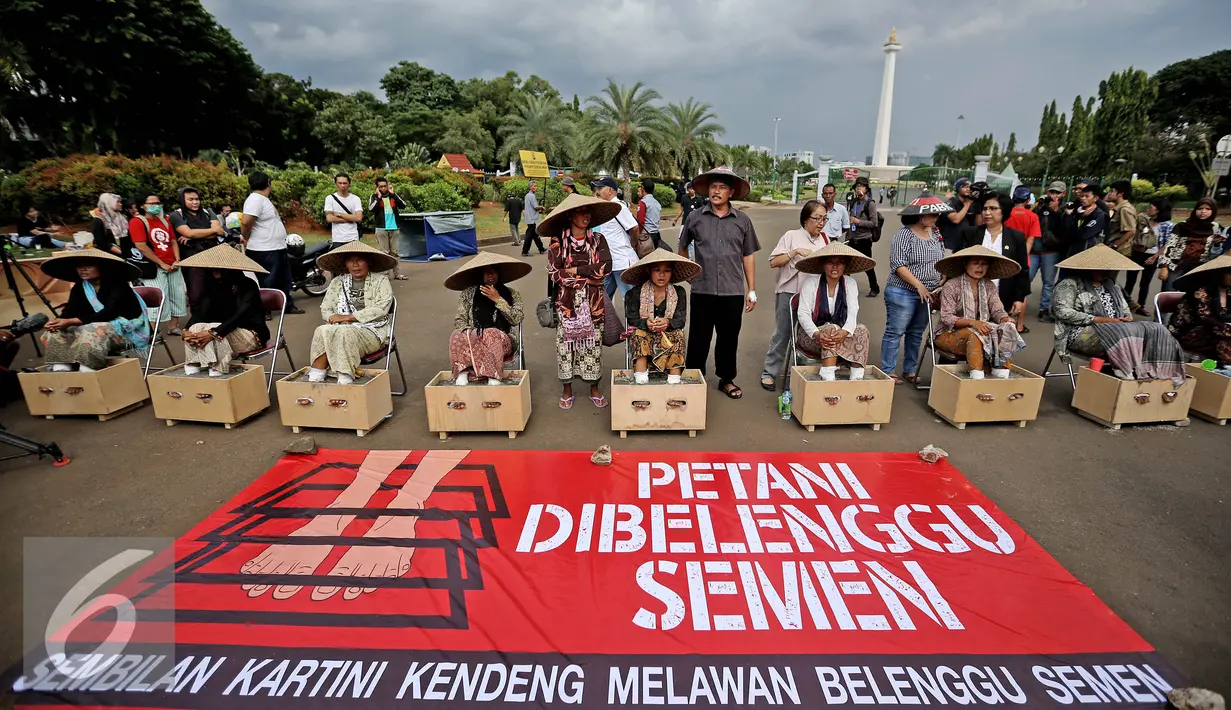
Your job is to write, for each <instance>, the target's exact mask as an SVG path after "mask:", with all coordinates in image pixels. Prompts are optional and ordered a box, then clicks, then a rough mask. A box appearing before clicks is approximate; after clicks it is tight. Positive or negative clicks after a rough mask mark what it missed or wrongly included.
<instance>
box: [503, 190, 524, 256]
mask: <svg viewBox="0 0 1231 710" xmlns="http://www.w3.org/2000/svg"><path fill="white" fill-rule="evenodd" d="M525 208H526V206H525V204H524V203H523V202H522V201H521V198H520V197H518V196H517V195H512V194H510V195H509V196H508V197H506V198H505V199H504V214H505V215H506V216H507V217H508V218H509V234H512V235H513V246H517V245H519V244H521V228H520V225H521V213H522V210H524V209H525Z"/></svg>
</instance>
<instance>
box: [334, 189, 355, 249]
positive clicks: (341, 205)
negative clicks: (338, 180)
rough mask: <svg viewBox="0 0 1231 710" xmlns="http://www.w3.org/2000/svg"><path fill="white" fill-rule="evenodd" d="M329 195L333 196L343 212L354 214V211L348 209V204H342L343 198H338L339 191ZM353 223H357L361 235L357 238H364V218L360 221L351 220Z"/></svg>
mask: <svg viewBox="0 0 1231 710" xmlns="http://www.w3.org/2000/svg"><path fill="white" fill-rule="evenodd" d="M329 196H330V197H332V198H333V201H334V202H336V203H337V205H338V207H341V208H342V211H343V212H345V213H346V214H354V212H351V211H350V210H348V209H346V205H344V204H342V200H339V199H338V195H337V193H333V194H331V195H329ZM351 224H353V225H355V231H356V232H358V233H359V236H358V237H356V238H357V239H363V220H360V221H358V222H351Z"/></svg>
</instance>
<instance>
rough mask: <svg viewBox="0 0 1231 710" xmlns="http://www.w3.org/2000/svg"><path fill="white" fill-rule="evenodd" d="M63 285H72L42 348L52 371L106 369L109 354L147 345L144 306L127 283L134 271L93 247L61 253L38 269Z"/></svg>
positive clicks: (48, 329) (147, 320) (131, 267)
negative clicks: (65, 282)
mask: <svg viewBox="0 0 1231 710" xmlns="http://www.w3.org/2000/svg"><path fill="white" fill-rule="evenodd" d="M41 268H42V269H43V273H44V274H47V275H48V276H50V277H52V278H56V279H60V280H61V281H73V282H75V283H74V284H73V288H72V290H71V291H69V294H68V302H67V303H65V304H64V308H62V309H61V310H60V317H59V318H53V319H51V320H49V321H47V324H46V325H44V326H43V330H44V331H45V332H44V333H43V336H42V341H43V347H44V348H46V349H47V354H46V357H45V360H46V362H47V363H48V364H49V365H51V371H52V372H71V371H72V370H73V365H77V366H78V367H79V369H80V371H82V372H93V371H94V370H101V369H102V368H104V367H106V366H107V355H109V354H112V353H118V352H122V351H124V350H128V349H133V350H138V351H144V350H145V349H146V348H148V347H149V344H150V335H151V332H150V321H149V319H148V318H147V317H146V313H145V304H143V303H141V299H140V297H138V296H137V293H136V292H135V291H133V290H132V287H131V286H129V285H128V282H129V281H132V280H133V279H135V278H137V276H138V275H139V274H138V272H137V268H136V267H135V266H132V265H131V264H129V263H128V262H126V261H124V260H123V259H121V258H120V257H118V256H113V255H111V254H108V253H107V252H104V251H99V250H97V249H79V250H77V251H71V252H62V253H60V254H57V255H55V256H53V257H51V258H50V259H48V260H47V261H45V262H43V265H42V267H41Z"/></svg>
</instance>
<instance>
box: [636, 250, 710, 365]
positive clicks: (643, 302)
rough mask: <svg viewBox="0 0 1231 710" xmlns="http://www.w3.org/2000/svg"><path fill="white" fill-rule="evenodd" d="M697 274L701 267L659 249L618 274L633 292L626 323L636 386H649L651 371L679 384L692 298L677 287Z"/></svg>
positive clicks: (682, 288)
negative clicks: (631, 329)
mask: <svg viewBox="0 0 1231 710" xmlns="http://www.w3.org/2000/svg"><path fill="white" fill-rule="evenodd" d="M699 273H701V267H700V266H698V265H697V264H696V263H695V262H693V261H692V260H690V259H688V258H687V257H683V256H679V255H678V254H672V253H671V252H669V251H667V250H666V249H655V250H654V251H652V252H650V253H649V254H646V255H645V256H644V257H642V258H641V259H640V260H639V261H638V262H637V263H635V264H633V265H632V266H630V267H628V268H627V269H625V270H624V273H622V274H620V278H621V279H622V280H623V281H624V283H626V284H630V285H632V287H633V289H632V290H631V291H629V292H628V293H627V294H625V295H624V317H625V319H626V320H627V321H628V327H630V328H633V329H634V330H633V334H632V335H630V336H629V337H628V347H629V350H631V351H632V355H633V382H634V383H636V384H639V385H645V384H649V382H650V370H651V369H653V370H654V371H655V372H662V373H665V374H666V375H667V384H671V385H678V384H679V383H680V375H682V374H683V373H684V357H685V355H686V353H687V350H686V341H685V339H684V324H685V323H687V322H688V295H687V294H686V293H684V287H683V286H680V285H678V284H680V283H681V282H686V281H692V280H693V279H694V278H696V277H697V274H699Z"/></svg>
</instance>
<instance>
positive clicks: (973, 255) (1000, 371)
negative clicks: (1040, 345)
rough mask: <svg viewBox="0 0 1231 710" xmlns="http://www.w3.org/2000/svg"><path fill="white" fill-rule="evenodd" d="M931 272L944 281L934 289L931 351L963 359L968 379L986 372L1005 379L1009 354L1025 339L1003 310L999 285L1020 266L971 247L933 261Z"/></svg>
mask: <svg viewBox="0 0 1231 710" xmlns="http://www.w3.org/2000/svg"><path fill="white" fill-rule="evenodd" d="M936 270H937V271H939V272H940V274H941V275H942V276H945V277H947V278H948V279H949V280H948V281H946V282H945V285H944V286H943V287H942V288H941V289H940V328H939V329H937V331H936V334H935V343H936V349H937V350H939V351H941V352H945V353H949V354H950V355H953V356H955V357H959V358H965V359H966V364H967V365H969V366H970V378H971V379H972V380H981V379H983V377H984V376H985V374H986V373H988V372H990V373H991V375H992V377H999V378H1001V379H1008V377H1009V366H1010V365H1011V364H1012V362H1011V360H1012V358H1013V355H1014V354H1015V353H1017V351H1019V350H1021V349H1022V348H1024V347H1026V341H1024V340H1022V336H1021V335H1019V334H1018V332H1017V325H1016V323H1015V322H1014V319H1013V317H1012V316H1010V315H1009V314H1008V313H1007V312H1006V311H1005V309H1004V304H1003V302H1002V300H1001V298H1000V286H999V282H1000V280H1001V279H1008V278H1012V277H1014V276H1016V275H1017V273H1018V272H1019V271H1021V266H1020V265H1019V264H1018V263H1017V262H1016V261H1014V260H1012V259H1009V258H1007V257H1003V256H1001V255H999V254H997V253H996V252H994V251H992V250H991V249H988V248H987V247H984V246H972V247H968V248H966V249H963V250H961V251H959V252H957V253H956V254H954V255H953V256H949V257H946V258H944V259H941V260H940V261H938V262H936Z"/></svg>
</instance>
